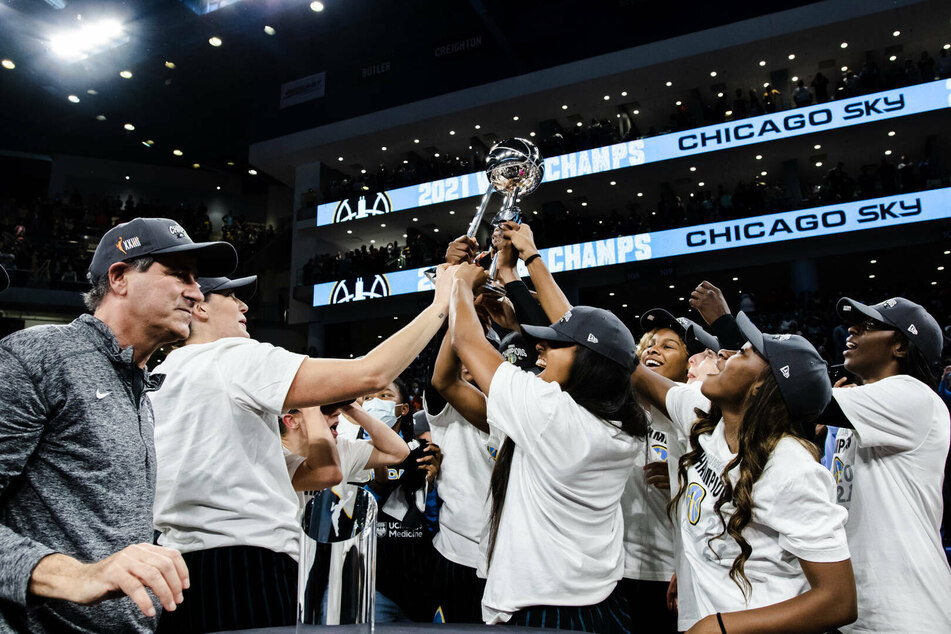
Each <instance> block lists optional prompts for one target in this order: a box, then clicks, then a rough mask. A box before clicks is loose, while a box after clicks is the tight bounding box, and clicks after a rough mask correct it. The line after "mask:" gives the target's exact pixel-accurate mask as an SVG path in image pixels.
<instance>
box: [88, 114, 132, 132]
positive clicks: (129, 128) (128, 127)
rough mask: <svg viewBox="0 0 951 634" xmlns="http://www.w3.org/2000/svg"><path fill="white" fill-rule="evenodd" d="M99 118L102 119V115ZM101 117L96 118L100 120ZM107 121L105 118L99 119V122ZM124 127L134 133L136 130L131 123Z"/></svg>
mask: <svg viewBox="0 0 951 634" xmlns="http://www.w3.org/2000/svg"><path fill="white" fill-rule="evenodd" d="M99 117H102V115H99ZM99 117H96V118H97V119H99ZM105 119H106V118H105V117H102V119H99V120H100V121H105ZM122 127H123V128H125V129H126V130H128V131H129V132H132V131H133V130H135V126H134V125H132V124H131V123H127V124H125V125H124V126H122Z"/></svg>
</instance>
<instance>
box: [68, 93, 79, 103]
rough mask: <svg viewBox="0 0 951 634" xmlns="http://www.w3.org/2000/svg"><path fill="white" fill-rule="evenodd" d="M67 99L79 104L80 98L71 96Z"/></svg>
mask: <svg viewBox="0 0 951 634" xmlns="http://www.w3.org/2000/svg"><path fill="white" fill-rule="evenodd" d="M66 98H67V99H69V100H70V101H71V102H73V103H79V97H77V96H76V95H70V96H68V97H66Z"/></svg>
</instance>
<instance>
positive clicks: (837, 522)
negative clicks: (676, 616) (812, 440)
mask: <svg viewBox="0 0 951 634" xmlns="http://www.w3.org/2000/svg"><path fill="white" fill-rule="evenodd" d="M705 400H706V399H705V398H704V397H703V395H702V394H699V393H698V392H697V391H696V390H692V389H690V388H688V387H686V386H685V387H676V388H672V389H671V390H670V391H669V392H668V393H667V410H668V413H669V414H670V419H671V421H672V422H673V423H674V424H675V425H680V426H686V425H692V424H693V422H694V421H695V420H696V415H695V413H694V411H693V409H694V408H695V407H701V406H702V405H703V404H704V401H705ZM698 443H699V445H700V448H701V451H702V453H701V456H700V458H699V460H698V461H697V462H696V463H695V464H693V465H691V467H690V468H689V469H688V471H687V481H686V484H685V488H684V494H683V496H682V497H681V499H680V502H679V504H678V508H677V521H678V524H679V527H680V533H681V540H680V541H681V547H682V548H683V552H682V555H681V556H682V562H683V563H682V567H683V568H685V569H686V571H687V574H684V575H683V578H681V574H680V572H679V570H680V569H679V568H678V575H677V583H678V593H679V596H680V597H684V598H687V600H688V603H689V604H690V605H692V606H693V608H695V612H694V614H692V615H690V618H692V619H693V623H695V622H696V620H699V619H702V618H703V617H705V616H708V615H710V614H716V613H717V612H733V611H738V610H747V609H752V608H759V607H764V606H768V605H772V604H774V603H779V602H781V601H785V600H787V599H791V598H793V597H796V596H798V595H800V594H802V593H803V592H805V591H807V590H808V589H809V583H808V581H807V580H806V577H805V575H804V574H803V572H802V567H801V566H800V564H799V560H800V559H803V560H806V561H810V562H838V561H843V560H846V559H848V558H849V548H848V544H847V542H846V537H845V521H846V518H847V516H848V513H846V512H845V511H844V509H842V507H840V506H838V505H837V504H836V503H835V483H834V481H833V480H832V476H831V474H830V473H829V472H828V471H827V470H826V469H825V468H824V467H823V466H822V465H821V464H819V462H818V461H817V460H816V459H815V457H814V455H813V454H812V453H811V452H810V450H809V449H807V448H806V446H805V445H804V444H803V443H802V442H800V441H799V440H797V439H795V438H792V437H788V436H787V437H784V438H782V439H781V440H780V441H779V442H778V443H777V445H776V447H775V448H774V449H773V452H772V453H771V454H770V456H769V458H768V460H767V462H766V467H765V468H764V469H763V473H762V475H760V477H759V479H758V480H757V481H756V483H755V484H754V485H753V491H752V497H753V521H752V522H751V523H750V524H749V525H748V526H747V527H746V528H745V529H744V530H743V536H744V538H745V539H746V540H747V541H748V542H749V544H750V546H751V547H752V553H751V555H750V557H749V559H748V560H747V561H746V566H745V572H746V576H747V578H748V579H749V582H750V584H751V585H752V590H751V592H750V594H749V597H746V596H744V594H743V592H742V590H741V589H740V587H739V586H738V585H737V584H736V583H734V582H733V580H732V579H731V578H730V568H731V567H732V565H733V561H734V559H735V558H736V556H737V555H739V554H740V547H739V545H738V544H737V543H736V541H735V540H734V539H733V538H732V537H730V536H729V535H727V534H726V533H725V532H724V531H723V521H722V520H721V518H720V516H718V514H717V513H716V512H715V511H714V506H715V505H716V503H717V501H718V500H719V498H720V496H721V495H722V493H723V490H724V486H725V482H724V479H723V474H724V472H725V471H726V468H727V465H728V464H729V463H730V461H732V460H733V459H734V458H735V457H736V454H734V453H732V452H731V451H730V448H729V445H728V444H727V441H726V437H725V426H724V423H723V420H722V419H721V420H720V421H719V423H718V424H717V425H716V427H715V428H714V429H713V431H712V432H710V433H708V434H704V435H702V436H700V437H699V438H698ZM729 477H730V480H731V482H734V483H735V482H736V481H737V478H738V477H739V467H738V466H737V467H734V468H733V469H732V470H730V472H729ZM734 510H735V507H734V506H733V504H732V502H726V503H725V504H723V506H722V507H721V513H722V516H723V518H724V519H728V518H729V517H730V515H732V513H733V511H734ZM721 533H723V534H722V535H721ZM680 600H681V601H682V600H683V599H680ZM684 616H685V615H681V617H680V618H681V619H683V617H684ZM693 623H687V624H684V623H683V622H682V621H681V622H680V624H679V626H680V627H684V629H689V627H690V626H692V625H693Z"/></svg>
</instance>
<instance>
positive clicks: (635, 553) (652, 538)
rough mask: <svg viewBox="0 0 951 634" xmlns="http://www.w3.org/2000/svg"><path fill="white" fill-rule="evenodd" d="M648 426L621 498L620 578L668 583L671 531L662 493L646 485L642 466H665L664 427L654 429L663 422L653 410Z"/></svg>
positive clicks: (637, 443)
mask: <svg viewBox="0 0 951 634" xmlns="http://www.w3.org/2000/svg"><path fill="white" fill-rule="evenodd" d="M649 416H650V417H651V426H650V429H649V431H648V434H647V437H646V438H636V439H635V445H634V470H633V471H632V472H631V477H630V478H628V480H627V483H626V484H625V485H624V492H623V493H622V494H621V509H622V511H623V513H624V577H625V578H627V579H641V580H645V581H670V577H671V575H673V573H674V531H673V526H672V525H671V522H670V518H668V517H667V502H668V501H669V500H670V496H669V493H668V492H667V491H666V490H663V489H658V488H657V487H655V486H653V485H650V484H648V483H647V475H646V473H645V472H644V466H645V465H646V464H648V463H651V462H658V463H663V464H665V465H666V463H667V457H668V449H667V440H668V433H669V432H668V431H667V429H668V428H669V422H668V426H667V427H663V426H661V425H655V421H659V419H660V418H664V415H663V414H661V413H660V412H659V411H658V410H657V409H655V408H651V410H650V412H649Z"/></svg>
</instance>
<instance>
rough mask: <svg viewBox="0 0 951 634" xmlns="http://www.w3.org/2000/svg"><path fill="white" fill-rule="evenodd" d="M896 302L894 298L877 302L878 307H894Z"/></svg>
mask: <svg viewBox="0 0 951 634" xmlns="http://www.w3.org/2000/svg"><path fill="white" fill-rule="evenodd" d="M897 303H898V302H896V301H895V300H894V299H886V300H885V301H884V302H882V303H881V304H879V305H878V307H879V308H894V307H895V304H897Z"/></svg>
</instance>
